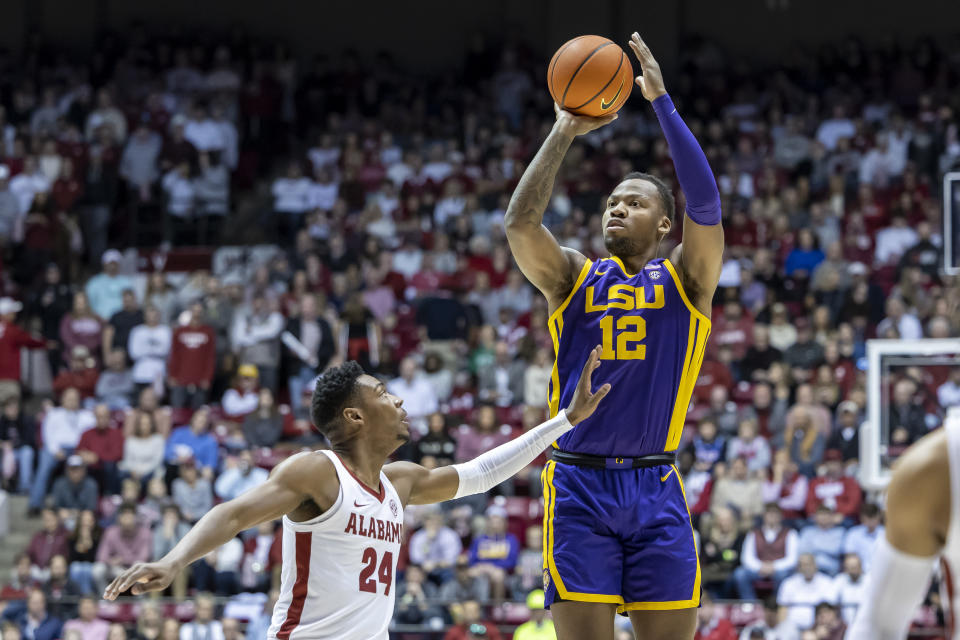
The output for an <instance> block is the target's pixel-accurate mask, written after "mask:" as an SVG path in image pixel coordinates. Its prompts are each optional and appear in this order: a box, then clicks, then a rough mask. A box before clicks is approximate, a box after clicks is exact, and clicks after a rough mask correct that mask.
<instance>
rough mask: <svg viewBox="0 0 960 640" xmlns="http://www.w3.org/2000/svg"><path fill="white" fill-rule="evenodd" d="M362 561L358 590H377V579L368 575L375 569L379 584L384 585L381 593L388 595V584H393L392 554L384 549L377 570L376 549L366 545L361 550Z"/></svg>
mask: <svg viewBox="0 0 960 640" xmlns="http://www.w3.org/2000/svg"><path fill="white" fill-rule="evenodd" d="M362 562H363V565H364V567H363V570H362V571H360V591H365V592H367V593H376V592H377V581H376V580H374V579H373V578H371V577H370V576H372V575H373V572H374V571H376V572H377V578H379V579H380V584H382V585H383V586H384V589H383V595H385V596H388V595H390V585H391V584H393V554H392V553H390V552H389V551H384V552H383V558H381V560H380V569H379V570H377V550H376V549H374V548H373V547H367V548H366V549H364V550H363V559H362Z"/></svg>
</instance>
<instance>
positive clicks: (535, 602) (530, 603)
mask: <svg viewBox="0 0 960 640" xmlns="http://www.w3.org/2000/svg"><path fill="white" fill-rule="evenodd" d="M544 602H545V598H544V595H543V589H534V590H533V591H531V592H530V593H528V594H527V609H543V604H544Z"/></svg>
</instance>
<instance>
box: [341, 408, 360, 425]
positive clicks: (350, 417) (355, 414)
mask: <svg viewBox="0 0 960 640" xmlns="http://www.w3.org/2000/svg"><path fill="white" fill-rule="evenodd" d="M343 421H344V424H345V426H346V427H347V428H348V429H350V430H351V431H352V430H353V429H354V428H356V427H359V426H362V425H363V412H362V411H360V409H359V408H357V407H346V408H345V409H344V410H343Z"/></svg>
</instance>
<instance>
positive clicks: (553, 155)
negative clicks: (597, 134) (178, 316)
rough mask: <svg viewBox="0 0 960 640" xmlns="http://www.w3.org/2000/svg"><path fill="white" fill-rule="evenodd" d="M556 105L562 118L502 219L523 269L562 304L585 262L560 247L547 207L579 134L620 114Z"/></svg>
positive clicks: (537, 284)
mask: <svg viewBox="0 0 960 640" xmlns="http://www.w3.org/2000/svg"><path fill="white" fill-rule="evenodd" d="M554 110H555V111H556V114H557V121H556V122H555V123H554V125H553V129H552V130H551V131H550V135H548V136H547V139H546V140H544V142H543V144H542V145H541V146H540V150H539V151H538V152H537V155H536V156H534V158H533V160H532V161H531V162H530V165H529V166H528V167H527V169H526V171H524V172H523V176H522V177H521V178H520V182H519V183H518V184H517V188H516V190H515V191H514V192H513V195H512V196H511V197H510V204H509V205H508V206H507V212H506V215H505V216H504V220H503V223H504V227H505V229H506V233H507V241H508V242H509V243H510V250H511V251H512V252H513V257H514V258H515V259H516V261H517V265H518V266H519V267H520V271H522V272H523V275H525V276H526V277H527V279H528V280H529V281H530V282H532V283H533V285H534V286H535V287H537V289H539V290H540V291H541V292H542V293H543V295H544V296H546V297H547V300H548V301H549V302H550V303H551V308H553V307H555V306H557V305H559V304H560V303H561V302H562V301H563V299H564V298H565V297H566V296H567V294H568V293H569V292H570V289H571V288H573V283H574V280H575V279H576V274H577V273H578V272H579V271H580V269H581V268H582V267H583V263H584V262H585V261H586V258H585V257H584V256H583V255H582V254H581V253H580V252H578V251H574V250H573V249H567V248H563V247H561V246H560V245H559V244H558V243H557V239H556V238H554V237H553V234H552V233H550V231H548V230H547V228H546V227H545V226H543V212H544V211H546V209H547V204H548V203H549V202H550V195H551V194H552V193H553V183H554V180H556V177H557V171H559V170H560V164H561V163H562V162H563V157H564V156H565V155H566V153H567V149H569V148H570V144H571V143H572V142H573V139H574V138H575V137H577V136H578V135H583V134H585V133H588V132H590V131H593V130H594V129H596V128H598V127H602V126H603V125H605V124H607V123H609V122H613V120H615V119H616V117H617V116H616V115H615V114H614V115H611V116H604V117H602V118H590V117H586V116H575V115H573V114H572V113H570V112H568V111H564V110H563V109H561V108H560V107H559V106H557V105H556V104H554Z"/></svg>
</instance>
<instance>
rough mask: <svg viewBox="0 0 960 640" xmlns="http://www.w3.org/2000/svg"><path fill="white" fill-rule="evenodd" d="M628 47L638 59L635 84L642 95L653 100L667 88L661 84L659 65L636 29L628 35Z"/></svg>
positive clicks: (661, 77) (661, 75) (661, 76)
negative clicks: (638, 67)
mask: <svg viewBox="0 0 960 640" xmlns="http://www.w3.org/2000/svg"><path fill="white" fill-rule="evenodd" d="M630 48H631V49H633V53H634V55H636V56H637V60H639V61H640V75H639V76H637V86H638V87H640V92H641V93H643V97H644V98H646V99H647V100H649V101H650V102H653V101H654V100H656V99H657V98H659V97H660V96H662V95H664V94H665V93H666V92H667V88H666V87H664V86H663V74H662V73H661V72H660V65H659V64H658V63H657V60H656V58H654V57H653V52H651V51H650V47H648V46H647V43H646V42H644V41H643V39H642V38H641V37H640V34H639V33H637V32H636V31H634V32H633V35H632V36H630Z"/></svg>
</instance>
